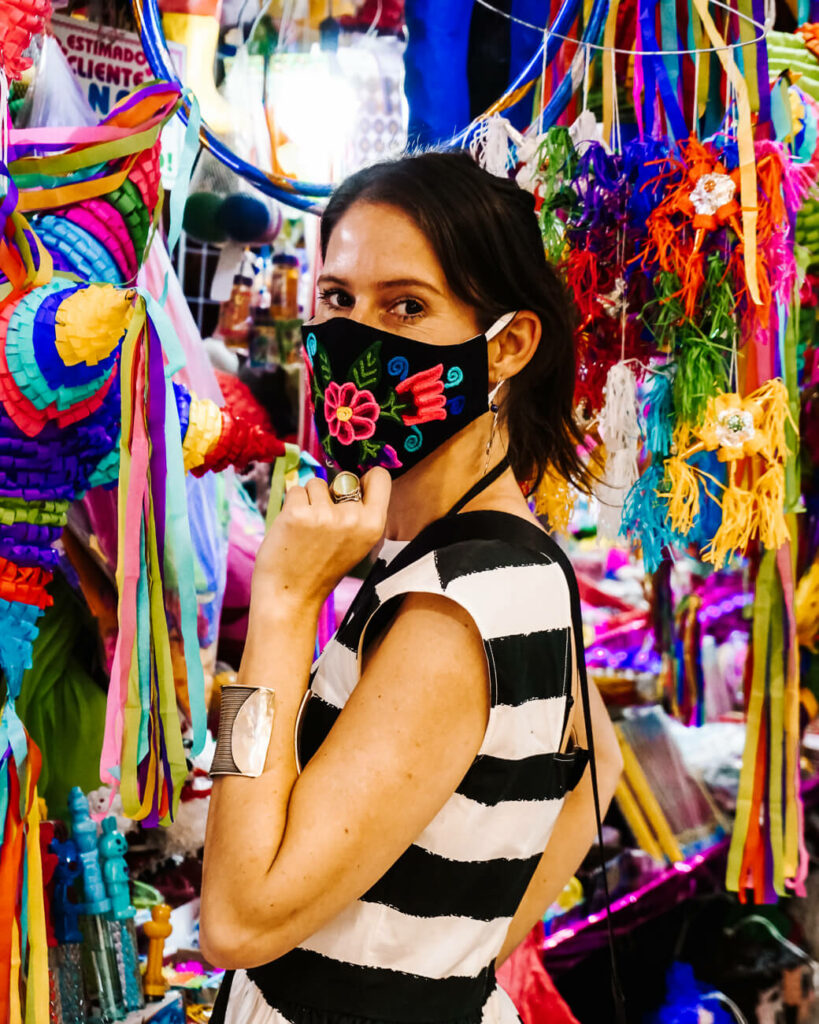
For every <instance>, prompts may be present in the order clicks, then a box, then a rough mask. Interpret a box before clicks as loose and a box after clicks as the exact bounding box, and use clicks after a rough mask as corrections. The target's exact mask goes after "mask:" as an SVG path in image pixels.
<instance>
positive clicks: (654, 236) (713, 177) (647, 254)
mask: <svg viewBox="0 0 819 1024" xmlns="http://www.w3.org/2000/svg"><path fill="white" fill-rule="evenodd" d="M665 164H666V167H667V168H668V169H667V170H665V171H664V172H663V173H662V174H660V175H658V177H657V179H655V181H660V180H662V179H666V178H667V179H670V180H669V182H668V187H667V188H666V190H665V196H664V198H663V200H662V201H661V202H660V203H659V204H658V205H657V206H656V207H655V208H654V210H652V212H651V214H650V215H649V217H648V221H647V222H646V232H647V238H646V244H645V247H644V249H643V251H642V252H641V253H640V255H639V258H640V260H641V262H642V264H643V266H646V265H647V264H653V263H656V264H658V265H659V267H660V269H661V270H663V271H667V272H670V273H672V274H674V275H675V276H676V277H677V279H678V280H679V282H680V289H679V291H678V292H676V293H675V294H674V295H673V296H670V298H679V300H680V301H681V303H682V305H683V308H684V310H685V315H686V317H688V318H689V319H692V320H695V319H696V318H697V311H698V308H699V304H700V299H701V297H702V293H703V287H704V285H705V280H706V275H705V266H706V259H707V256H708V235H709V234H710V233H711V232H713V231H715V230H716V229H717V228H719V227H722V226H725V225H727V226H728V227H730V228H731V230H732V232H733V234H734V235H735V238H736V241H735V244H734V245H732V246H731V248H730V252H729V255H728V266H727V271H726V272H727V273H728V274H729V275H730V277H731V279H732V281H734V282H735V285H736V295H737V301H739V300H740V299H741V298H743V297H746V296H747V295H748V285H747V275H746V269H745V250H744V244H743V235H742V226H741V223H740V214H741V212H742V211H741V207H740V204H739V195H740V175H739V170H738V169H737V170H734V171H731V172H728V171H727V169H726V168H725V166H724V164H722V163H721V162H720V160H719V158H718V155H717V151H716V150H715V148H714V147H713V145H712V144H711V143H710V142H705V143H703V142H700V141H699V140H698V139H695V138H689V139H687V140H685V141H684V142H681V143H680V144H679V147H678V154H677V155H672V156H670V157H669V158H668V160H667V161H665ZM756 170H757V185H758V189H759V193H760V197H761V199H762V201H761V202H760V203H759V211H758V221H757V230H756V234H757V240H758V243H759V244H758V248H757V258H756V273H757V280H758V284H759V296H760V304H759V305H756V304H755V303H753V302H750V301H749V303H748V307H749V313H750V314H751V316H752V319H753V320H754V321H755V322H756V323H758V324H759V325H760V326H762V327H767V326H768V322H769V313H770V305H771V300H772V285H771V275H772V273H773V272H774V271H775V268H772V267H770V266H769V261H768V259H767V250H768V246H767V243H768V242H769V241H770V240H771V238H772V237H773V236H774V235H775V234H781V233H782V231H783V230H785V231H786V230H787V225H788V215H787V210H786V208H785V201H784V197H783V188H782V184H783V181H782V176H783V169H782V164H781V161H780V160H779V159H777V158H775V156H774V155H773V154H767V155H765V156H764V157H762V159H761V160H759V162H758V163H757V168H756ZM674 180H676V185H674V184H673V181H674Z"/></svg>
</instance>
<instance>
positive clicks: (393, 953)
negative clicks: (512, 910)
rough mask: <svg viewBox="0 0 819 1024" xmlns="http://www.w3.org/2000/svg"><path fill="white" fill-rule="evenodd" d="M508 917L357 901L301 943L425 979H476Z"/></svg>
mask: <svg viewBox="0 0 819 1024" xmlns="http://www.w3.org/2000/svg"><path fill="white" fill-rule="evenodd" d="M511 920H512V919H511V917H499V918H496V919H495V920H493V921H476V920H473V919H472V918H470V917H414V916H413V915H411V914H403V913H401V911H400V910H395V909H394V908H393V907H388V906H386V905H385V904H383V903H364V902H362V901H361V900H358V901H356V902H355V903H352V904H350V906H349V907H347V908H345V909H344V910H342V912H341V913H340V914H339V915H338V916H337V917H335V918H334V919H333V920H332V921H330V923H329V924H327V925H325V926H324V927H323V928H321V929H320V930H319V931H317V932H316V933H315V934H314V935H311V936H310V938H309V939H307V940H306V941H305V942H303V943H302V944H301V947H300V948H301V949H308V950H310V951H311V952H313V953H320V954H321V955H322V956H327V957H332V959H334V960H340V961H342V962H344V963H348V964H354V965H355V966H357V967H384V968H388V969H390V970H393V971H404V972H405V973H407V974H416V975H420V976H421V977H424V978H448V977H453V976H455V977H467V978H474V977H477V975H478V974H480V972H481V971H482V970H484V969H485V967H486V965H487V964H488V963H491V961H492V960H493V959H494V958H495V957H496V956H497V954H498V952H499V951H500V948H501V946H502V945H503V940H504V939H505V937H506V932H507V931H508V929H509V923H510V921H511Z"/></svg>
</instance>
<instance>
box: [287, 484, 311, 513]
mask: <svg viewBox="0 0 819 1024" xmlns="http://www.w3.org/2000/svg"><path fill="white" fill-rule="evenodd" d="M284 504H285V506H287V507H289V508H291V509H293V508H299V507H300V506H302V505H309V504H310V499H309V498H308V497H307V491H306V490H305V489H304V488H303V487H302V486H301V485H299V486H297V487H291V488H290V489H289V490H288V492H287V494H285V496H284Z"/></svg>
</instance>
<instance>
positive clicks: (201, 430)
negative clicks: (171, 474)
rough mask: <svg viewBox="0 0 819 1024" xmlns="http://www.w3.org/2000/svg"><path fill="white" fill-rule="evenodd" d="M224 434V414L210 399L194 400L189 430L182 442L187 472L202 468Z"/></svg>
mask: <svg viewBox="0 0 819 1024" xmlns="http://www.w3.org/2000/svg"><path fill="white" fill-rule="evenodd" d="M221 433H222V413H221V411H220V409H219V406H218V405H217V404H216V402H212V401H211V400H210V399H209V398H192V399H191V409H190V419H189V420H188V429H187V430H186V431H185V440H184V441H183V442H182V461H183V464H184V466H185V472H186V473H189V472H190V471H191V470H192V469H196V467H197V466H201V465H202V463H203V462H204V461H205V458H206V457H207V454H208V452H209V451H211V449H212V448H213V447H214V446H215V444H216V442H217V441H218V440H219V435H220V434H221Z"/></svg>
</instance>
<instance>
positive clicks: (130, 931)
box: [97, 817, 145, 1012]
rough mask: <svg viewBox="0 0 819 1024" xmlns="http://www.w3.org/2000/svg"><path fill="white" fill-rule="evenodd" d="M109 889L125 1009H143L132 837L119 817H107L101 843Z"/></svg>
mask: <svg viewBox="0 0 819 1024" xmlns="http://www.w3.org/2000/svg"><path fill="white" fill-rule="evenodd" d="M97 847H98V850H99V855H100V861H101V864H102V876H103V879H104V880H105V889H106V892H107V895H108V899H109V900H110V901H111V911H110V916H109V921H108V924H109V928H110V931H111V939H112V941H113V944H114V952H115V954H116V958H117V972H118V974H119V982H120V986H121V988H122V997H123V1001H124V1003H125V1009H126V1010H128V1011H129V1012H130V1011H131V1010H139V1009H141V1008H142V1007H143V1006H144V1005H145V1000H144V998H143V994H142V976H141V974H140V971H139V955H138V953H137V940H136V927H135V925H134V916H135V915H136V908H135V907H134V906H133V905H132V903H131V886H130V883H129V875H128V865H127V863H126V861H125V857H124V856H123V854H124V853H125V852H126V851H127V849H128V840H127V839H126V838H125V836H124V835H123V834H122V833H121V832H118V831H117V822H116V818H114V817H109V818H106V819H105V820H104V821H103V823H102V835H101V836H100V838H99V842H98V844H97Z"/></svg>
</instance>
